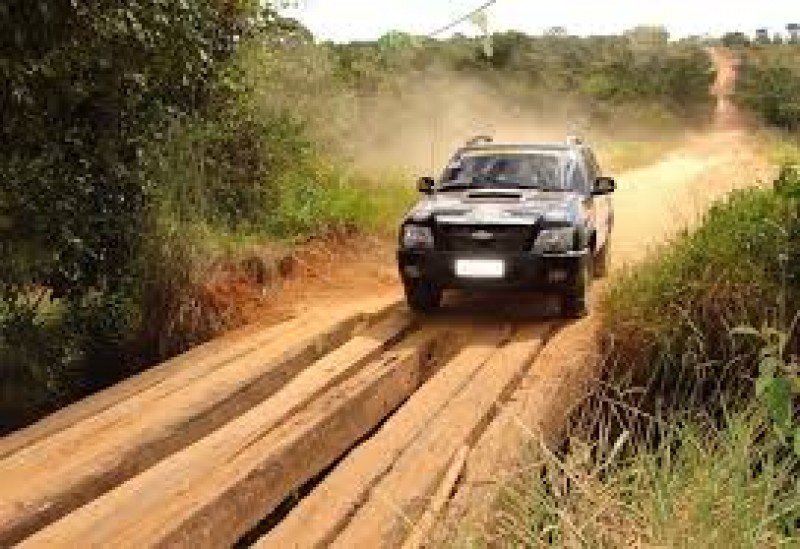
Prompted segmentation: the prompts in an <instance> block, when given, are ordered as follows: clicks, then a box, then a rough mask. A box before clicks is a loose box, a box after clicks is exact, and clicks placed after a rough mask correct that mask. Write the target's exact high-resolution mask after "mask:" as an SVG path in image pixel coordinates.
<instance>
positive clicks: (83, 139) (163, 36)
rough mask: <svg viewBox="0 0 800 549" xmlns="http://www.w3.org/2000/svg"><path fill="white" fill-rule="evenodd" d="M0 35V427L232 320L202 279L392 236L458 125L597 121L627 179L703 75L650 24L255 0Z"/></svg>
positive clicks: (34, 26) (36, 22)
mask: <svg viewBox="0 0 800 549" xmlns="http://www.w3.org/2000/svg"><path fill="white" fill-rule="evenodd" d="M0 36H1V37H2V38H0V41H2V54H1V55H2V57H0V74H2V77H3V81H4V82H5V84H4V87H3V88H2V96H0V109H2V111H1V112H2V118H3V125H2V129H0V145H2V146H0V179H2V180H3V181H4V184H3V186H2V187H0V265H2V267H0V298H1V299H0V432H7V431H9V430H12V429H14V428H17V427H19V426H21V425H25V424H27V423H30V422H31V421H34V420H36V419H37V418H39V417H41V416H42V415H44V414H45V413H48V412H50V411H52V410H54V409H56V408H58V407H61V406H63V405H65V404H67V403H69V402H71V401H73V400H75V399H77V398H80V397H81V396H83V395H86V394H88V393H91V392H93V391H96V390H99V389H101V388H103V387H105V386H107V385H109V384H111V383H113V382H115V381H117V380H119V379H120V378H122V377H124V376H127V375H129V374H131V373H135V372H137V371H139V370H141V369H142V368H145V367H147V366H149V365H151V364H153V363H155V362H157V361H159V360H162V359H165V358H167V357H169V356H172V355H174V354H176V353H178V352H181V351H183V350H185V349H187V348H189V347H191V346H192V345H195V344H197V343H199V342H202V341H204V340H207V339H208V338H210V337H212V336H213V335H215V334H218V333H220V332H221V331H224V330H227V329H230V328H231V327H233V326H236V325H237V324H238V323H240V322H243V321H244V319H243V318H242V317H241V315H239V314H237V311H236V310H235V308H234V309H231V308H230V307H228V308H226V307H224V306H222V305H221V304H220V303H219V300H218V299H217V298H216V296H215V295H214V293H213V291H212V290H211V289H210V288H209V284H210V282H211V281H213V280H214V277H216V276H217V275H219V273H220V272H221V271H231V270H233V271H240V272H242V273H243V276H245V278H248V280H252V282H253V284H268V283H270V281H269V277H266V279H265V277H264V276H262V275H263V273H265V272H266V273H272V272H276V271H277V270H278V269H275V268H274V265H273V264H272V262H273V261H275V259H274V258H275V257H278V256H280V254H281V253H283V251H282V250H291V249H292V247H293V246H295V245H296V244H297V243H299V242H302V241H304V240H305V239H308V238H311V237H313V236H315V235H321V234H325V233H327V232H336V233H348V232H352V231H367V232H371V233H378V234H386V235H388V234H391V233H392V231H393V230H394V225H395V221H396V219H397V218H398V216H399V215H400V213H401V212H402V211H403V210H404V209H405V208H406V207H407V206H408V204H409V203H410V202H411V200H412V199H413V186H412V185H411V184H409V183H408V182H409V181H410V177H409V176H410V172H411V171H412V170H414V171H417V172H420V171H422V170H426V171H427V170H430V169H431V166H432V165H436V164H437V163H441V162H442V161H443V160H444V156H445V155H447V154H448V153H449V150H450V147H451V146H452V145H455V144H457V143H458V142H461V141H462V140H463V139H464V137H465V136H467V135H470V134H471V133H476V132H477V130H481V131H494V130H501V129H508V128H511V129H513V130H514V132H516V133H519V131H523V132H529V131H530V130H531V128H532V127H535V129H536V130H537V132H538V131H539V129H541V128H545V127H546V128H547V132H545V133H548V132H549V133H548V135H550V134H552V137H559V138H560V137H562V136H563V134H564V133H565V131H566V129H567V128H572V127H574V128H575V130H576V131H580V132H583V133H588V134H589V135H591V136H596V137H597V138H600V139H601V140H603V138H604V137H605V136H606V135H608V134H609V132H610V131H612V130H613V132H614V134H613V135H614V136H615V137H616V138H617V139H618V140H624V141H625V143H627V144H623V145H614V144H610V145H608V147H607V149H606V150H607V151H608V155H609V156H610V157H613V158H615V159H617V160H616V161H615V162H613V163H614V164H615V165H617V166H618V167H620V168H621V167H630V166H632V165H635V164H636V163H637V160H636V158H642V155H637V154H632V153H631V150H638V151H643V150H645V149H646V150H648V151H651V153H649V154H651V156H655V155H657V154H660V151H663V150H665V149H666V148H668V146H669V143H670V139H671V136H674V135H677V134H678V133H679V132H680V131H682V129H684V128H686V127H687V126H690V125H694V124H700V123H702V122H703V121H704V120H705V119H706V118H707V113H708V108H709V104H708V100H707V95H706V90H707V88H708V85H709V83H710V81H711V78H712V76H713V75H712V74H711V68H710V64H709V61H708V59H707V57H706V56H705V54H704V53H703V51H702V50H701V48H700V47H699V46H697V45H694V44H692V43H688V42H687V43H668V42H667V39H666V35H665V34H664V33H663V32H662V31H661V30H660V29H649V28H643V29H637V30H635V31H632V32H631V33H628V34H627V35H625V36H619V37H604V38H576V37H570V36H567V35H566V34H564V33H562V32H555V31H554V32H552V33H550V34H548V35H546V36H542V37H529V36H525V35H522V34H518V33H505V34H501V35H495V36H494V37H493V39H492V45H493V47H492V50H493V51H491V52H488V51H487V50H486V48H485V44H484V41H483V40H480V39H472V38H466V37H461V36H457V37H455V38H453V39H450V40H442V41H434V40H429V39H421V38H416V37H411V36H408V35H403V34H400V33H390V34H388V35H387V36H385V37H383V38H382V39H381V40H379V41H377V42H374V43H358V44H347V45H333V44H321V43H316V42H315V41H314V40H313V37H312V36H311V35H310V34H309V32H308V31H307V30H306V29H304V28H303V27H302V26H300V25H299V24H297V23H296V22H294V21H291V20H287V19H284V18H281V17H279V16H278V15H277V14H276V13H275V12H274V11H272V10H270V9H264V8H263V3H261V2H238V1H237V2H228V1H222V2H218V1H208V0H193V1H190V2H178V1H177V0H176V1H172V0H169V1H165V2H157V3H152V2H138V1H135V2H127V3H126V4H125V5H124V6H110V5H108V6H107V5H100V4H96V3H76V2H65V1H62V0H46V1H41V2H35V3H31V2H24V1H22V0H19V1H13V2H10V3H5V4H4V5H3V6H2V7H0ZM556 98H557V99H556ZM448 105H449V106H454V107H455V108H453V109H450V108H449V107H448ZM426 109H428V110H426ZM431 109H432V110H431ZM437 113H438V114H437ZM434 115H435V116H434ZM487 120H491V121H493V123H494V124H495V125H494V126H491V127H486V126H485V124H486V121H487ZM430 121H433V122H430ZM520 121H521V122H520ZM622 121H624V123H623V122H622ZM460 122H464V123H460ZM512 123H513V124H512ZM514 124H515V125H514ZM539 126H541V128H539ZM671 132H674V133H671ZM512 133H513V132H512ZM643 134H648V135H659V136H664V135H667V137H659V138H658V139H652V140H651V141H650V144H649V145H646V146H644V147H642V146H637V145H635V143H636V142H637V141H639V140H640V138H641V137H642V135H643ZM604 142H607V143H611V140H609V139H606V140H605V141H604ZM431 143H433V144H434V145H435V147H434V146H432V144H431ZM433 149H435V150H433ZM602 149H603V147H601V150H602ZM640 161H641V160H640ZM276 250H277V251H276ZM265 258H266V259H265ZM254 272H255V274H254Z"/></svg>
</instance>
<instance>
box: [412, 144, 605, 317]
mask: <svg viewBox="0 0 800 549" xmlns="http://www.w3.org/2000/svg"><path fill="white" fill-rule="evenodd" d="M615 187H616V184H615V182H614V179H612V178H610V177H605V176H603V175H602V174H601V171H600V167H599V165H598V163H597V160H596V158H595V155H594V153H593V151H592V150H591V148H590V147H589V146H587V145H586V144H585V143H584V142H583V141H581V140H580V139H578V138H568V139H567V140H566V141H565V142H564V143H544V144H524V143H522V144H520V143H495V142H494V141H492V140H491V138H485V137H481V138H476V139H473V140H471V141H469V142H468V143H467V144H466V145H465V146H463V147H461V148H460V149H458V150H457V151H456V152H455V154H454V155H453V156H452V158H451V159H450V161H449V162H448V163H447V166H446V167H445V169H444V171H443V173H442V174H441V176H440V177H439V178H438V179H434V178H432V177H422V178H420V179H419V182H418V189H419V191H420V192H421V193H422V194H423V195H424V197H423V198H422V200H420V201H419V202H418V203H417V204H416V205H415V206H414V208H413V209H412V210H411V211H410V212H409V213H408V214H407V215H406V217H405V219H404V220H403V222H402V225H401V227H400V234H399V249H398V253H397V258H398V264H399V270H400V277H401V279H402V281H403V286H404V288H405V293H406V298H407V301H408V304H409V306H410V308H411V309H412V310H414V311H417V312H422V313H428V312H432V311H434V310H435V309H437V308H438V307H439V306H440V304H441V301H442V295H443V292H444V291H445V290H449V289H458V290H462V291H463V290H467V291H468V290H474V289H481V290H486V289H489V290H493V289H497V290H503V289H510V290H536V291H551V292H556V293H558V294H559V296H560V300H561V301H560V303H561V311H562V314H564V315H565V316H568V317H581V316H584V315H585V314H587V312H588V310H587V303H588V292H589V288H590V285H591V281H592V279H593V278H594V277H596V276H603V275H604V274H605V273H606V270H607V266H608V253H609V246H610V236H611V230H612V228H613V225H614V211H613V207H612V202H611V197H610V195H611V193H613V192H614V190H615Z"/></svg>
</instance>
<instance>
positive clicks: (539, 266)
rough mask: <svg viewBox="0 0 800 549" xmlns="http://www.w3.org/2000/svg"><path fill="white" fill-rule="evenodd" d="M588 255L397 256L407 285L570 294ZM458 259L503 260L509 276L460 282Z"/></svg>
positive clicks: (402, 253) (404, 251)
mask: <svg viewBox="0 0 800 549" xmlns="http://www.w3.org/2000/svg"><path fill="white" fill-rule="evenodd" d="M588 254H589V252H588V251H578V252H567V253H564V254H548V255H537V254H534V253H530V252H527V253H525V252H521V253H514V254H502V255H500V254H495V255H492V254H480V255H479V254H475V253H469V252H443V251H437V250H416V249H410V250H409V249H401V250H399V251H398V252H397V260H398V266H399V269H400V277H401V278H402V279H403V282H404V283H406V284H409V283H412V282H414V281H417V280H421V281H425V282H431V283H434V284H436V285H438V286H440V287H441V288H443V289H512V290H523V289H524V290H548V291H567V290H570V289H573V288H575V287H576V286H577V285H578V284H579V281H580V273H581V269H582V268H583V267H584V265H585V262H586V261H588V258H589V255H588ZM457 259H501V260H503V261H504V262H505V264H506V272H505V276H504V277H503V278H499V279H476V278H461V277H458V276H457V275H456V273H455V262H456V260H457Z"/></svg>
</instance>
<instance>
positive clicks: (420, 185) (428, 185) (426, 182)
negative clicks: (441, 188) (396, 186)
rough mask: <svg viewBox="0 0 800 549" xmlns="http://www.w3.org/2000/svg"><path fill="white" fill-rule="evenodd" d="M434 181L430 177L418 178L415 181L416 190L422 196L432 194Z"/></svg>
mask: <svg viewBox="0 0 800 549" xmlns="http://www.w3.org/2000/svg"><path fill="white" fill-rule="evenodd" d="M433 185H434V181H433V178H432V177H420V178H419V179H418V180H417V190H418V191H419V192H421V193H422V194H431V193H432V192H433Z"/></svg>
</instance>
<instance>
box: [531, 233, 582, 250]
mask: <svg viewBox="0 0 800 549" xmlns="http://www.w3.org/2000/svg"><path fill="white" fill-rule="evenodd" d="M574 247H575V229H574V228H573V227H562V228H558V229H543V230H542V231H541V232H540V233H539V236H537V237H536V242H534V243H533V251H534V252H535V253H538V254H553V253H562V252H568V251H570V250H572V249H574Z"/></svg>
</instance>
